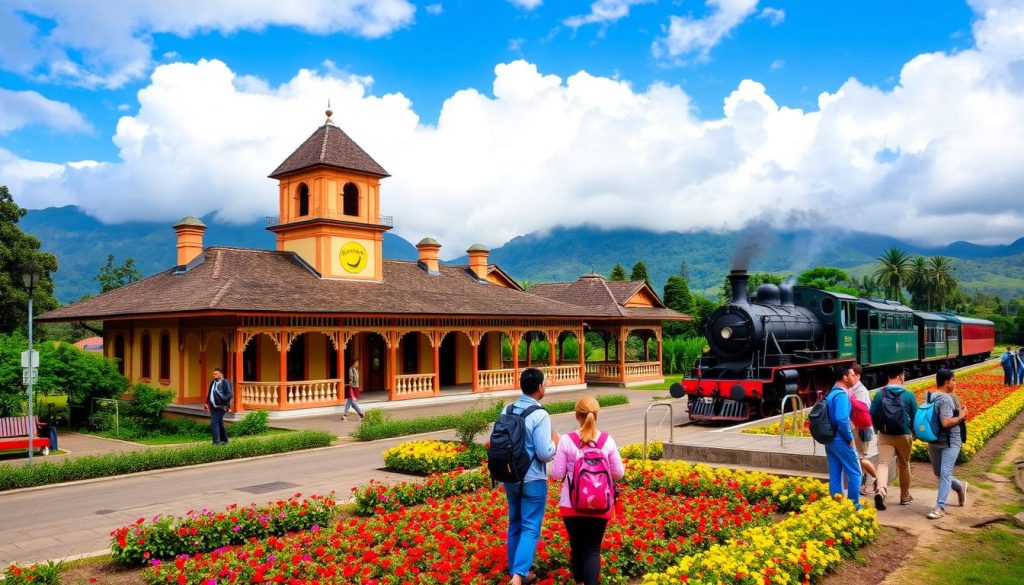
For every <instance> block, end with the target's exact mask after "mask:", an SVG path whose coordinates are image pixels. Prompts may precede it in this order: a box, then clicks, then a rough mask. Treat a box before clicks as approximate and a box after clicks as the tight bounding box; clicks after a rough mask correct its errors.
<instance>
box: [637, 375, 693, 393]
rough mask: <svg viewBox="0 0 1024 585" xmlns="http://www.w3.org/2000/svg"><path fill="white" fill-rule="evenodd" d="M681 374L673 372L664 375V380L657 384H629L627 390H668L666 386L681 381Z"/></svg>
mask: <svg viewBox="0 0 1024 585" xmlns="http://www.w3.org/2000/svg"><path fill="white" fill-rule="evenodd" d="M682 380H683V375H682V374H675V375H671V376H665V381H664V382H660V383H658V384H645V385H643V386H630V387H629V388H628V390H668V387H669V386H671V385H672V384H675V383H676V382H682Z"/></svg>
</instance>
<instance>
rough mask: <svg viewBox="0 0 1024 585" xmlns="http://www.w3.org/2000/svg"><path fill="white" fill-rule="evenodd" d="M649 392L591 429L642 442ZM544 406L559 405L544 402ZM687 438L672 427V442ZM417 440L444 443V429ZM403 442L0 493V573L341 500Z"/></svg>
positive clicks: (655, 430)
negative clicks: (309, 497) (138, 528)
mask: <svg viewBox="0 0 1024 585" xmlns="http://www.w3.org/2000/svg"><path fill="white" fill-rule="evenodd" d="M655 394H658V395H664V392H659V393H646V392H629V396H630V400H631V401H632V402H631V404H629V405H626V406H620V407H614V408H609V409H606V410H605V411H604V412H602V414H601V417H600V427H601V428H602V429H603V430H606V431H609V432H611V433H612V434H613V436H615V438H616V440H617V441H618V442H619V443H620V444H625V443H630V442H635V441H640V440H642V437H643V419H644V411H645V410H646V409H647V407H648V406H649V405H650V404H652V403H653V399H652V396H654V395H655ZM551 399H553V400H561V399H563V397H562V396H557V395H553V396H552V397H551ZM666 413H667V409H664V408H657V409H654V410H652V411H651V417H650V420H651V438H661V439H664V440H667V439H668V434H669V431H668V421H667V420H666V418H667V417H666V416H665V415H666ZM674 418H675V423H676V424H677V425H678V424H681V423H684V422H686V420H687V418H686V414H685V412H684V411H683V410H682V407H681V404H676V407H675V414H674ZM553 420H554V427H555V429H556V430H558V431H559V432H568V431H570V430H573V429H574V428H575V420H574V419H573V416H572V414H571V413H568V414H562V415H556V416H554V417H553ZM695 430H696V429H695V428H694V427H684V428H677V429H676V435H677V436H679V435H680V434H681V433H682V432H693V431H695ZM425 436H427V437H432V438H453V435H452V433H451V432H450V431H446V432H439V433H432V434H429V435H425ZM403 440H405V439H388V440H382V441H375V442H372V443H355V442H347V443H343V444H341V445H337V446H333V447H328V448H324V449H317V450H314V451H304V452H299V453H290V454H284V455H275V456H270V457H264V458H259V459H253V460H247V461H235V462H225V463H216V464H209V465H204V466H199V467H194V468H188V469H178V470H166V471H160V472H151V473H147V474H141V475H136V476H131V477H121V478H117V479H105V480H98V481H92V482H84V483H79V484H75V485H66V486H58V487H49V488H45V489H37V490H27V491H22V492H19V493H7V494H0V511H2V512H0V566H3V565H6V564H7V563H9V562H11V561H16V562H19V563H25V562H32V561H40V560H45V559H54V558H64V557H68V556H74V555H80V554H85V553H90V552H94V551H99V550H102V549H105V548H107V547H108V546H109V533H110V531H111V530H113V529H114V528H116V527H118V526H122V525H124V524H127V523H130V522H132V521H134V520H135V519H136V518H139V517H147V516H152V515H154V514H160V513H174V514H182V513H184V512H186V511H188V510H189V509H193V508H202V507H204V506H205V507H210V508H213V509H220V508H223V507H224V506H226V505H228V504H231V503H242V504H245V503H249V502H264V501H268V500H273V499H277V498H281V497H287V496H290V495H292V494H293V493H295V492H302V493H304V494H313V493H317V494H323V493H327V492H330V491H334V492H335V493H336V494H337V495H338V497H339V499H343V500H344V499H347V498H348V497H349V494H350V493H351V490H352V488H353V487H356V486H359V485H362V484H365V483H366V482H368V481H369V480H370V479H371V478H373V479H377V480H381V481H399V480H404V479H408V476H403V475H399V474H394V473H389V472H386V471H383V470H381V467H382V466H383V461H382V460H381V457H380V453H381V451H383V450H384V449H386V448H388V447H391V446H393V445H396V444H398V443H399V442H401V441H403Z"/></svg>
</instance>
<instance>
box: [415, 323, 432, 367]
mask: <svg viewBox="0 0 1024 585" xmlns="http://www.w3.org/2000/svg"><path fill="white" fill-rule="evenodd" d="M416 335H417V336H418V337H419V338H420V347H419V349H420V373H421V374H432V373H434V348H433V346H431V345H430V340H429V339H427V336H426V335H423V334H421V333H417V334H416Z"/></svg>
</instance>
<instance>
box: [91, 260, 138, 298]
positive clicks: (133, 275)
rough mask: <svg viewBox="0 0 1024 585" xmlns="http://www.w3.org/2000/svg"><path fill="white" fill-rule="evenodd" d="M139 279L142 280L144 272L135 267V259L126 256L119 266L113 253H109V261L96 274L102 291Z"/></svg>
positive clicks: (108, 290)
mask: <svg viewBox="0 0 1024 585" xmlns="http://www.w3.org/2000/svg"><path fill="white" fill-rule="evenodd" d="M137 280H142V273H141V272H139V269H138V268H136V267H135V260H134V259H133V258H130V257H129V258H125V259H124V261H123V262H121V265H120V266H118V265H116V264H114V255H113V254H108V255H107V263H106V264H104V265H103V266H102V267H100V272H99V274H97V275H96V282H98V283H100V292H101V293H105V292H110V291H112V290H114V289H115V288H121V287H122V286H124V285H126V284H131V283H133V282H135V281H137Z"/></svg>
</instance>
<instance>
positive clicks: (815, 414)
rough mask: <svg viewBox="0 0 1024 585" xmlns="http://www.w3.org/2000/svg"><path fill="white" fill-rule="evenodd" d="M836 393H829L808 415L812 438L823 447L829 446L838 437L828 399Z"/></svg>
mask: <svg viewBox="0 0 1024 585" xmlns="http://www.w3.org/2000/svg"><path fill="white" fill-rule="evenodd" d="M834 392H835V391H832V392H829V393H828V394H827V395H825V398H823V399H821V400H819V401H817V402H815V403H814V406H813V407H811V412H810V414H808V415H807V422H808V426H809V427H810V430H811V437H812V438H813V439H814V440H815V441H817V442H819V443H821V444H822V445H828V444H829V443H831V442H832V439H834V438H835V437H836V425H835V424H833V422H832V418H831V417H829V414H828V399H829V398H830V397H831V396H832V395H833V394H834Z"/></svg>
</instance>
